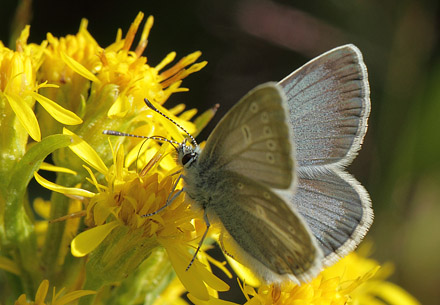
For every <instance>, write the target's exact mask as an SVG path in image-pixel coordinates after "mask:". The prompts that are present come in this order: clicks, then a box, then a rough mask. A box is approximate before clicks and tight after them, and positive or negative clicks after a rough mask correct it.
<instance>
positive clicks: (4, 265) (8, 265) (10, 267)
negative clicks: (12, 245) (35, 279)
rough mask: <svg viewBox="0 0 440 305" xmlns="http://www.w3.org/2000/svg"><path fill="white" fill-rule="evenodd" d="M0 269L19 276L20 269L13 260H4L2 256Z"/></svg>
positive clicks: (0, 257)
mask: <svg viewBox="0 0 440 305" xmlns="http://www.w3.org/2000/svg"><path fill="white" fill-rule="evenodd" d="M0 269H3V270H6V271H8V272H11V273H13V274H15V275H20V269H19V268H18V266H17V264H15V262H14V261H13V260H10V259H9V258H6V257H4V256H0Z"/></svg>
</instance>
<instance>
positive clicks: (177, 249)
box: [159, 239, 209, 301]
mask: <svg viewBox="0 0 440 305" xmlns="http://www.w3.org/2000/svg"><path fill="white" fill-rule="evenodd" d="M159 242H160V243H161V244H162V245H163V246H164V248H165V249H166V251H167V253H168V258H169V259H170V261H171V264H172V265H173V268H174V271H175V272H176V274H177V276H178V277H179V279H180V281H181V282H182V285H183V286H185V289H186V290H188V291H189V292H190V293H191V294H192V295H194V296H195V297H196V298H198V299H200V300H204V301H205V300H209V293H208V289H207V288H206V285H205V283H204V282H203V279H202V278H201V276H200V274H199V273H198V272H197V271H198V268H197V267H198V266H197V265H198V264H200V263H199V262H198V261H197V260H195V261H194V264H193V265H192V266H191V268H189V269H188V271H186V267H187V266H188V264H189V262H190V261H191V255H189V253H188V251H187V250H186V248H185V247H183V246H181V245H179V244H176V243H173V242H172V241H169V240H165V239H159Z"/></svg>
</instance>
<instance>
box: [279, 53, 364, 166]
mask: <svg viewBox="0 0 440 305" xmlns="http://www.w3.org/2000/svg"><path fill="white" fill-rule="evenodd" d="M367 78H368V76H367V70H366V68H365V64H364V63H363V60H362V55H361V53H360V51H359V50H358V49H357V48H356V47H355V46H353V45H346V46H342V47H339V48H336V49H333V50H331V51H329V52H327V53H324V54H323V55H321V56H319V57H317V58H315V59H314V60H312V61H310V62H309V63H307V64H305V65H304V66H303V67H301V68H300V69H298V70H296V71H295V72H293V73H292V74H290V75H289V76H287V77H286V78H285V79H283V80H282V81H281V82H280V85H281V86H283V88H284V91H285V92H286V95H287V99H288V104H289V109H290V116H289V120H290V124H291V125H292V126H293V130H294V134H295V144H296V158H297V162H298V165H299V166H308V165H324V164H333V163H338V162H340V163H342V164H348V163H349V162H350V161H351V159H352V158H353V157H354V153H355V152H357V150H358V149H359V147H360V143H361V142H362V139H363V137H364V135H365V131H366V126H367V124H366V122H367V118H368V115H369V112H370V101H369V86H368V80H367Z"/></svg>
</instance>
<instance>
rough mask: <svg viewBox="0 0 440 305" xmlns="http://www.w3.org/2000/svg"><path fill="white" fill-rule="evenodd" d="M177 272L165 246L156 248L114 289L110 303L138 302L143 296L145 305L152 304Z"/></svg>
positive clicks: (111, 304) (110, 304) (114, 304)
mask: <svg viewBox="0 0 440 305" xmlns="http://www.w3.org/2000/svg"><path fill="white" fill-rule="evenodd" d="M175 276H176V274H175V272H174V270H173V268H172V266H171V262H170V261H169V260H168V258H167V255H166V251H165V249H163V248H156V249H155V250H154V251H153V253H152V254H151V255H150V257H148V258H147V259H146V260H145V261H144V262H143V263H142V264H141V265H140V266H139V268H138V269H137V270H136V271H135V272H134V273H132V274H131V275H130V276H129V277H128V278H127V279H125V280H124V281H123V282H122V283H121V284H120V285H119V286H118V287H117V288H115V289H113V290H112V293H111V295H110V296H109V298H108V300H105V301H104V302H103V303H106V304H108V305H132V304H135V303H136V304H138V303H139V298H142V303H143V305H151V304H153V303H154V301H155V300H156V299H157V297H158V296H159V295H160V293H161V292H162V291H163V290H164V289H165V288H166V287H168V285H169V284H170V282H171V281H172V280H173V279H174V278H175Z"/></svg>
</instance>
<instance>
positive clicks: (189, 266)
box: [185, 210, 211, 271]
mask: <svg viewBox="0 0 440 305" xmlns="http://www.w3.org/2000/svg"><path fill="white" fill-rule="evenodd" d="M203 219H204V220H205V223H206V230H205V233H203V236H202V239H201V240H200V242H199V245H198V246H197V250H196V252H195V253H194V255H193V257H192V259H191V261H190V262H189V264H188V267H186V269H185V271H188V269H189V268H191V266H192V264H193V263H194V260H195V259H196V256H197V253H199V251H200V248H201V247H202V245H203V242H204V241H205V238H206V235H208V231H209V227H210V226H211V224H210V223H209V219H208V214H207V213H206V210H205V213H204V214H203Z"/></svg>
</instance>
